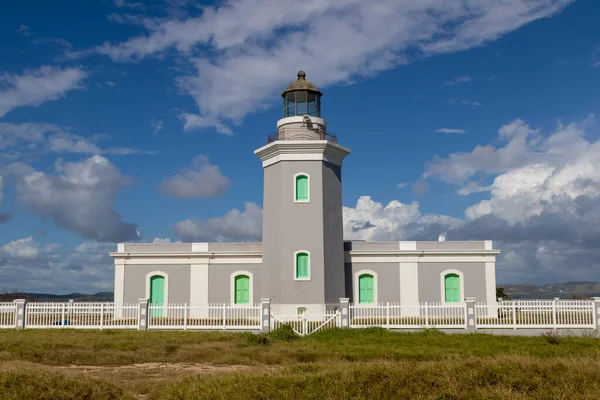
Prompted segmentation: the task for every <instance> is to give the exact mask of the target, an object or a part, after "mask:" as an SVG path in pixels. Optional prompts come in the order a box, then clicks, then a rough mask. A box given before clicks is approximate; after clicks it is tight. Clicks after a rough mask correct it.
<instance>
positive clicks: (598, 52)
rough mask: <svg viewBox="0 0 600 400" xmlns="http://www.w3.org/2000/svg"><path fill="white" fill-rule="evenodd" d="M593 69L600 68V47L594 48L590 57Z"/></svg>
mask: <svg viewBox="0 0 600 400" xmlns="http://www.w3.org/2000/svg"><path fill="white" fill-rule="evenodd" d="M590 58H591V60H592V66H593V67H600V46H598V47H596V48H595V49H594V50H593V51H592V54H591V56H590Z"/></svg>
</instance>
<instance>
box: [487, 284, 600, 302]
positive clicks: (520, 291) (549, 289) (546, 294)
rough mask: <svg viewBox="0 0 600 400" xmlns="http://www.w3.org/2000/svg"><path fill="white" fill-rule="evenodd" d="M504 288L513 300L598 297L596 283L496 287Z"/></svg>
mask: <svg viewBox="0 0 600 400" xmlns="http://www.w3.org/2000/svg"><path fill="white" fill-rule="evenodd" d="M498 287H503V288H504V293H506V294H507V295H509V296H510V297H512V298H513V299H552V298H554V297H559V298H561V299H571V298H589V297H600V283H598V282H585V281H584V282H566V283H551V284H548V285H543V286H535V285H531V284H524V285H498Z"/></svg>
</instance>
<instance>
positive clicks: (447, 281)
mask: <svg viewBox="0 0 600 400" xmlns="http://www.w3.org/2000/svg"><path fill="white" fill-rule="evenodd" d="M444 285H445V290H446V302H447V303H458V302H460V279H459V277H458V275H457V274H448V275H446V277H445V278H444Z"/></svg>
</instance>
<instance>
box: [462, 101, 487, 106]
mask: <svg viewBox="0 0 600 400" xmlns="http://www.w3.org/2000/svg"><path fill="white" fill-rule="evenodd" d="M461 103H462V104H465V105H467V106H473V107H483V104H481V103H480V102H478V101H472V100H461Z"/></svg>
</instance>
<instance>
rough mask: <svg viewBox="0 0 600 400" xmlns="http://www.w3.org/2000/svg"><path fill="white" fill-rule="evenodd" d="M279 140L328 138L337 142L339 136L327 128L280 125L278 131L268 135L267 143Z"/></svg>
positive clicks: (329, 140)
mask: <svg viewBox="0 0 600 400" xmlns="http://www.w3.org/2000/svg"><path fill="white" fill-rule="evenodd" d="M277 140H327V141H328V142H332V143H337V142H338V137H337V135H336V134H335V133H333V132H329V131H327V130H325V129H315V130H312V129H306V128H304V129H303V128H288V127H280V128H279V129H278V130H277V132H274V133H272V134H270V135H269V136H267V144H269V143H273V142H275V141H277Z"/></svg>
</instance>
